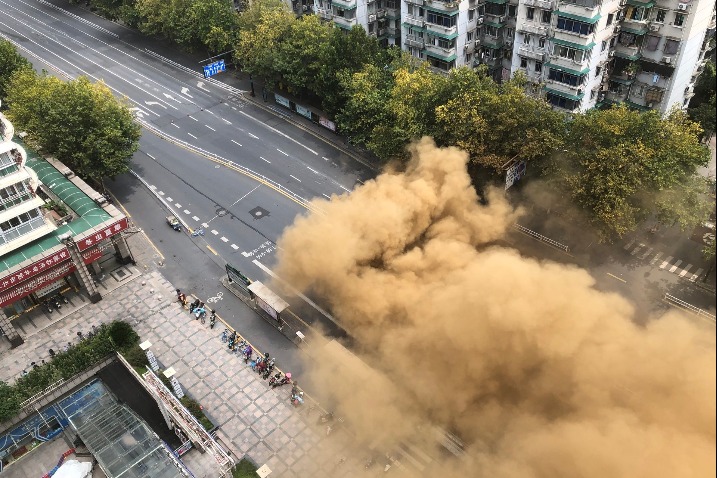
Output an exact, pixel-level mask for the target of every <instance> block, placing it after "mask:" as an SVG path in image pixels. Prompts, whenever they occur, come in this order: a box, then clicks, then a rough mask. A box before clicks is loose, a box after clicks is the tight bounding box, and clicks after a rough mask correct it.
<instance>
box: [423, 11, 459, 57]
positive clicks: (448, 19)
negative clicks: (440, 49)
mask: <svg viewBox="0 0 717 478" xmlns="http://www.w3.org/2000/svg"><path fill="white" fill-rule="evenodd" d="M456 16H457V15H456ZM456 16H450V15H442V14H440V13H436V12H428V15H427V16H426V21H427V22H428V23H433V24H434V25H439V26H442V27H446V28H451V27H454V26H456ZM444 63H445V62H444Z"/></svg>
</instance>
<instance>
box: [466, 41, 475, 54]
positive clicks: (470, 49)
mask: <svg viewBox="0 0 717 478" xmlns="http://www.w3.org/2000/svg"><path fill="white" fill-rule="evenodd" d="M474 51H476V43H475V42H474V41H467V42H466V44H465V45H463V53H473V52H474Z"/></svg>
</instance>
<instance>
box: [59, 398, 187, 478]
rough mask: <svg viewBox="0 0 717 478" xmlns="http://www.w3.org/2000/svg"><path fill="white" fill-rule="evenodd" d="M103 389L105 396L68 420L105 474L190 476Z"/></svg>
mask: <svg viewBox="0 0 717 478" xmlns="http://www.w3.org/2000/svg"><path fill="white" fill-rule="evenodd" d="M102 388H103V392H104V393H102V394H101V395H100V396H99V397H97V399H96V400H94V401H93V402H92V403H91V404H88V405H87V406H85V407H83V408H80V409H78V410H76V411H75V413H74V414H73V415H68V419H69V421H70V423H71V424H72V426H73V428H75V429H76V430H77V433H78V434H79V436H80V438H82V441H83V442H84V444H85V446H86V447H87V449H88V450H89V451H90V452H91V453H92V455H93V456H94V457H95V458H96V459H97V461H98V462H99V464H100V466H101V468H102V469H103V470H104V471H105V473H107V475H108V476H109V477H110V478H120V477H121V478H175V477H183V476H187V475H186V474H185V473H184V471H183V470H182V469H181V468H180V465H178V464H177V463H176V462H175V461H174V460H173V459H172V458H171V457H170V454H171V451H170V450H169V449H168V448H166V445H164V443H163V442H162V441H161V440H160V439H159V437H157V435H155V434H154V432H153V431H152V430H151V429H150V428H149V427H148V426H147V425H146V424H145V423H144V422H143V421H142V419H140V418H139V417H138V416H137V415H135V413H134V412H133V411H132V410H131V409H130V408H129V407H127V406H125V405H121V404H119V403H117V401H116V400H115V399H114V397H112V396H111V395H110V394H109V393H108V392H107V391H106V390H104V387H102Z"/></svg>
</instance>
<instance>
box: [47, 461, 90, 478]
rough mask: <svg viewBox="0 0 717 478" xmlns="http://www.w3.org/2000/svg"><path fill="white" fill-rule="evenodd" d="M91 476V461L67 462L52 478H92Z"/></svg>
mask: <svg viewBox="0 0 717 478" xmlns="http://www.w3.org/2000/svg"><path fill="white" fill-rule="evenodd" d="M91 476H92V462H91V461H82V462H80V461H77V460H67V461H66V462H64V463H63V464H62V466H61V467H60V468H58V469H57V471H56V472H55V474H54V475H52V478H90V477H91Z"/></svg>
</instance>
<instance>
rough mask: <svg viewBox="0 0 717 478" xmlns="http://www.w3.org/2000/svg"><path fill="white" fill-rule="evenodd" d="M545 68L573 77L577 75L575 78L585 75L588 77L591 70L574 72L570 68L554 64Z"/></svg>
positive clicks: (585, 69) (547, 64)
mask: <svg viewBox="0 0 717 478" xmlns="http://www.w3.org/2000/svg"><path fill="white" fill-rule="evenodd" d="M545 66H547V67H548V68H552V69H553V70H560V71H562V72H564V73H570V74H571V75H575V76H583V75H586V74H587V73H588V72H589V71H590V68H584V69H583V70H581V71H578V70H572V69H570V68H566V67H564V66H560V65H555V64H553V63H546V64H545Z"/></svg>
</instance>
